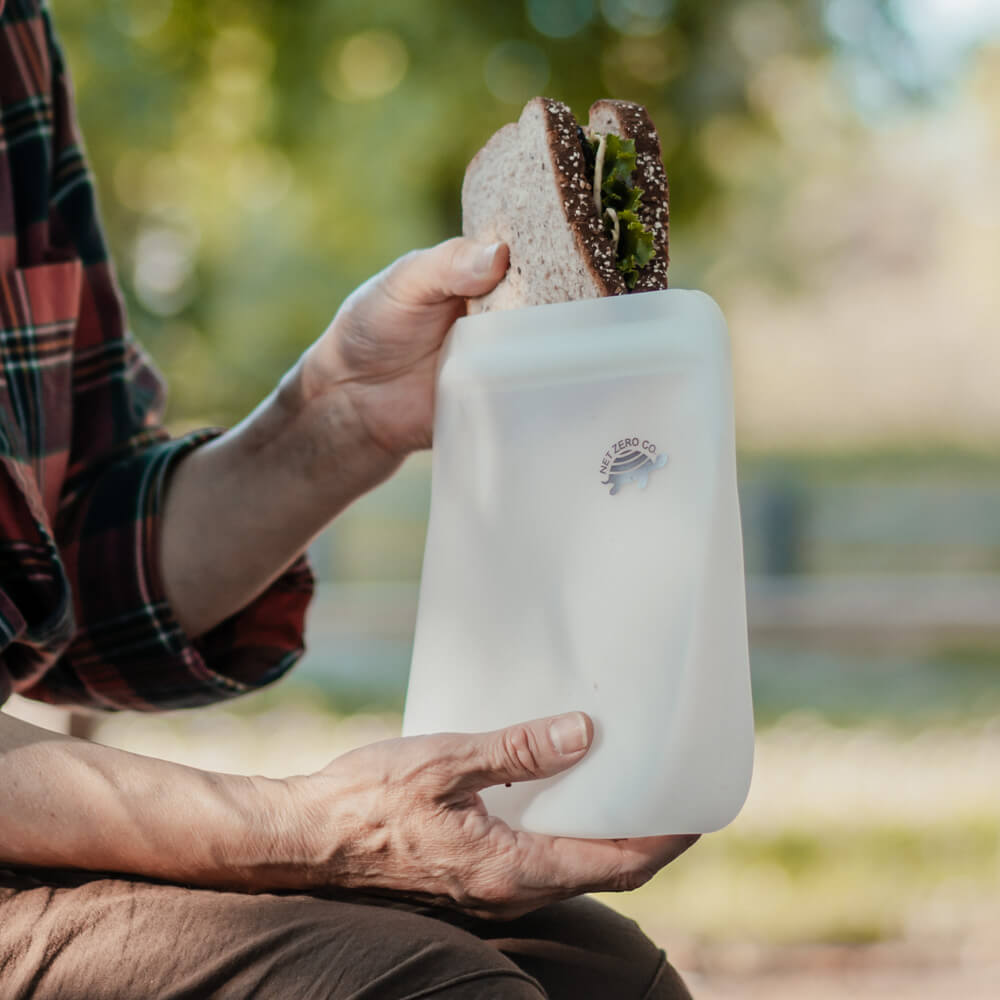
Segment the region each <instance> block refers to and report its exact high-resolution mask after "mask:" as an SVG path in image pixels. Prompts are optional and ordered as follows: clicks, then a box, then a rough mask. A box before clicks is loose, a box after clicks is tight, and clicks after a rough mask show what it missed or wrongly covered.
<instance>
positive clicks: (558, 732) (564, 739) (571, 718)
mask: <svg viewBox="0 0 1000 1000" xmlns="http://www.w3.org/2000/svg"><path fill="white" fill-rule="evenodd" d="M549 739H551V740H552V745H553V746H554V747H555V748H556V750H557V752H558V753H561V754H562V755H563V756H564V757H565V756H567V755H568V754H571V753H579V752H580V751H581V750H583V749H584V747H586V745H587V720H586V719H585V718H584V716H583V713H582V712H570V714H569V715H560V716H558V717H557V718H555V719H553V720H552V721H551V722H550V723H549Z"/></svg>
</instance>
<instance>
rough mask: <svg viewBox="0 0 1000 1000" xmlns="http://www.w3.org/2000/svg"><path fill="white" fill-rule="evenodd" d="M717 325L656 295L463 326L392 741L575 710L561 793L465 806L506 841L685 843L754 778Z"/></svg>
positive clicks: (552, 783) (711, 314)
mask: <svg viewBox="0 0 1000 1000" xmlns="http://www.w3.org/2000/svg"><path fill="white" fill-rule="evenodd" d="M735 464H736V463H735V447H734V441H733V412H732V389H731V375H730V364H729V345H728V335H727V331H726V324H725V320H724V319H723V316H722V313H721V312H720V310H719V308H718V306H716V304H715V303H714V302H713V301H712V299H710V298H709V297H708V296H707V295H704V294H702V293H701V292H695V291H680V290H673V289H671V290H669V291H660V292H648V293H641V294H633V295H625V296H619V297H614V298H604V299H596V300H588V301H583V302H570V303H565V304H558V305H546V306H535V307H532V308H528V309H520V310H512V311H506V312H492V313H483V314H480V315H477V316H470V317H465V318H462V319H460V320H459V321H458V322H457V323H456V324H455V326H454V328H453V330H452V331H451V332H450V333H449V339H448V342H447V343H446V345H445V347H444V350H443V355H442V360H441V365H440V369H439V374H438V386H437V401H436V410H435V423H434V456H433V473H432V494H431V514H430V524H429V527H428V535H427V546H426V552H425V556H424V566H423V575H422V579H421V586H420V603H419V611H418V616H417V628H416V636H415V642H414V651H413V663H412V667H411V672H410V681H409V688H408V692H407V700H406V712H405V718H404V725H403V729H404V734H406V735H412V734H416V733H429V732H480V731H486V730H491V729H497V728H500V727H503V726H507V725H510V724H512V723H516V722H521V721H526V720H529V719H533V718H537V717H540V716H546V715H555V714H558V713H561V712H566V711H571V710H574V709H580V710H583V711H585V712H587V713H588V714H589V715H590V716H592V718H593V720H594V724H595V739H594V743H593V746H592V748H591V749H590V751H589V753H588V754H587V755H586V757H584V759H583V760H582V761H581V762H580V763H579V764H577V765H576V766H574V767H573V768H571V769H570V770H569V771H567V772H565V773H564V774H561V775H558V776H556V777H553V778H547V779H544V780H540V781H529V782H520V783H515V784H513V785H512V786H511V787H509V788H507V787H503V786H500V787H496V788H491V789H488V790H487V791H486V792H484V793H483V798H484V800H485V803H486V805H487V807H488V808H489V810H490V812H491V813H494V814H495V815H498V816H500V817H502V818H503V819H504V820H506V821H507V822H508V823H510V824H511V826H513V827H515V828H517V829H522V830H531V831H536V832H541V833H548V834H560V835H565V836H575V837H627V836H647V835H654V834H668V833H700V832H706V831H709V830H714V829H718V828H719V827H721V826H724V825H725V824H726V823H728V822H729V821H730V820H732V819H733V817H734V816H735V815H736V814H737V812H738V811H739V809H740V807H741V806H742V804H743V801H744V799H745V797H746V793H747V789H748V786H749V782H750V773H751V768H752V759H753V720H752V710H751V696H750V673H749V665H748V657H747V627H746V606H745V597H744V575H743V552H742V541H741V533H740V522H739V507H738V501H737V495H736V469H735Z"/></svg>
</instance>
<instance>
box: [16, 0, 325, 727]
mask: <svg viewBox="0 0 1000 1000" xmlns="http://www.w3.org/2000/svg"><path fill="white" fill-rule="evenodd" d="M125 324H126V320H125V315H124V309H123V303H122V299H121V295H120V293H119V290H118V287H117V284H116V279H115V275H114V270H113V268H112V265H111V262H110V261H109V259H108V253H107V250H106V247H105V243H104V238H103V235H102V232H101V227H100V222H99V219H98V212H97V206H96V202H95V192H94V187H93V184H92V181H91V177H90V175H89V172H88V168H87V165H86V162H85V159H84V155H83V150H82V143H81V139H80V136H79V132H78V128H77V124H76V121H75V118H74V111H73V104H72V94H71V90H70V87H69V83H68V80H67V77H66V71H65V67H64V64H63V59H62V56H61V53H60V50H59V47H58V44H57V42H56V40H55V37H54V35H53V29H52V24H51V20H50V16H49V13H48V11H47V9H46V5H45V3H44V0H6V4H5V3H4V0H0V704H2V703H3V702H4V701H5V700H6V699H7V697H8V696H9V695H10V693H11V692H12V691H17V692H19V693H22V694H24V695H27V696H28V697H31V698H37V699H39V700H43V701H49V702H55V703H65V704H78V705H90V706H95V707H100V708H130V709H143V710H152V709H158V708H178V707H184V706H192V705H198V704H203V703H206V702H210V701H216V700H219V699H222V698H227V697H231V696H233V695H237V694H240V693H242V692H245V691H248V690H251V689H252V688H254V687H257V686H259V685H262V684H266V683H268V682H270V681H272V680H274V679H276V678H277V677H279V676H280V675H281V674H282V673H284V671H285V670H287V669H288V667H290V666H291V664H292V663H293V662H294V661H295V660H296V659H297V658H298V656H299V655H300V654H301V652H302V648H303V641H302V631H303V621H304V617H305V611H306V607H307V605H308V602H309V598H310V596H311V593H312V577H311V575H310V573H309V570H308V567H307V566H306V564H305V561H304V560H299V561H297V562H296V563H295V564H294V565H293V566H292V567H291V568H290V569H289V570H288V571H286V572H285V573H284V574H283V575H282V576H281V577H280V578H279V579H278V580H277V581H276V582H275V583H274V584H272V586H271V587H270V588H269V589H268V590H267V591H266V592H265V593H264V594H263V595H261V596H260V597H259V598H258V599H257V600H256V601H254V602H253V603H252V604H251V605H250V606H249V607H248V608H246V609H244V610H243V611H242V612H241V613H239V614H237V615H234V616H233V617H231V618H229V619H227V620H226V621H225V622H223V623H221V624H220V625H218V626H217V627H216V628H214V629H212V630H211V631H210V632H208V633H207V634H205V635H203V636H201V637H200V638H198V639H197V640H195V641H190V640H189V639H188V638H187V637H186V636H185V634H184V632H183V631H182V629H181V628H180V626H179V624H178V623H177V620H176V618H175V617H174V615H173V613H172V611H171V608H170V606H169V604H168V602H167V600H166V597H165V595H164V590H163V582H162V579H161V575H160V571H159V566H158V555H157V546H158V535H159V529H160V518H161V513H162V509H163V502H164V497H165V491H166V488H167V484H168V481H169V478H170V473H171V470H172V469H173V468H174V467H175V465H176V463H177V462H178V460H180V459H181V458H182V457H183V456H184V455H185V454H187V453H188V452H189V451H190V450H191V449H192V448H195V447H197V446H198V445H199V444H200V443H202V442H203V441H205V440H207V439H208V438H209V437H211V436H212V434H213V433H217V432H212V431H205V432H200V433H196V434H193V435H190V436H188V437H185V438H182V439H179V440H171V439H170V438H169V437H168V435H167V434H166V433H165V432H164V430H163V429H162V427H161V426H160V420H161V417H162V411H163V403H164V391H163V385H162V382H161V380H160V379H159V377H158V375H157V373H156V372H155V370H154V369H153V367H152V366H151V364H150V362H149V361H148V359H147V358H146V356H145V355H144V354H143V353H142V351H141V349H140V348H139V347H138V345H137V344H136V343H135V342H134V341H133V340H132V338H131V336H130V334H129V332H128V330H127V328H126V325H125ZM203 529H204V530H205V531H211V530H212V526H211V525H210V524H206V525H204V526H203Z"/></svg>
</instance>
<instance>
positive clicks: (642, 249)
mask: <svg viewBox="0 0 1000 1000" xmlns="http://www.w3.org/2000/svg"><path fill="white" fill-rule="evenodd" d="M580 144H581V145H582V146H583V154H584V158H585V159H586V162H587V169H588V171H589V172H590V173H591V176H592V177H593V185H594V205H595V207H596V208H597V211H598V213H599V214H600V216H601V220H602V222H603V223H604V231H605V232H606V233H607V234H608V236H609V238H610V239H611V240H612V242H613V243H614V245H615V249H616V259H617V264H618V270H619V271H621V273H622V275H623V277H624V278H625V284H626V285H627V286H628V289H629V291H631V290H632V289H633V288H635V283H636V281H637V280H638V278H639V270H640V269H641V268H643V267H645V266H646V265H647V264H648V263H649V262H650V261H651V260H652V259H653V257H654V256H655V255H656V252H655V250H654V249H653V234H652V233H651V232H650V231H649V230H648V229H647V228H646V227H645V226H644V225H643V224H642V220H641V219H640V218H639V215H638V208H639V200H640V199H641V198H642V189H641V188H637V187H636V186H635V169H636V164H635V140H634V139H623V138H621V137H620V136H617V135H615V134H614V133H613V132H609V133H608V134H607V135H601V134H599V133H597V132H592V133H590V134H589V135H588V134H587V133H585V132H584V131H583V129H582V128H581V129H580Z"/></svg>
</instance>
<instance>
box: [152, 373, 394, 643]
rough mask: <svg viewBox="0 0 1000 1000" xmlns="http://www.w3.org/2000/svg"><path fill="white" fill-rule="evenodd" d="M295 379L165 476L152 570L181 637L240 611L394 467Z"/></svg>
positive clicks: (350, 421)
mask: <svg viewBox="0 0 1000 1000" xmlns="http://www.w3.org/2000/svg"><path fill="white" fill-rule="evenodd" d="M300 372H301V365H300V366H297V367H296V368H295V369H293V371H292V372H290V373H289V375H288V376H286V378H285V379H284V380H283V382H282V384H281V386H280V387H279V388H278V389H277V390H276V391H275V392H274V393H272V394H271V396H269V397H268V398H267V399H266V400H265V401H264V402H263V403H262V404H261V405H260V406H259V407H258V408H257V409H256V410H255V411H254V412H253V413H252V414H251V415H250V416H249V417H247V419H246V420H244V421H243V422H242V423H241V424H239V425H238V426H236V427H234V428H233V429H232V430H231V431H228V432H227V433H226V434H224V435H223V436H222V437H220V438H217V439H216V440H214V441H211V442H209V443H208V444H206V445H203V446H202V447H201V448H198V449H197V450H195V451H194V452H192V453H191V454H190V455H188V456H187V457H186V458H185V459H184V460H183V461H182V462H181V463H180V464H179V466H178V467H177V469H176V470H175V472H174V474H173V477H172V479H171V484H170V488H169V492H168V494H167V501H166V508H165V514H164V521H163V529H162V534H161V541H160V545H161V566H162V572H163V576H164V586H165V588H166V593H167V597H168V599H169V600H170V603H171V606H172V608H173V610H174V613H175V615H176V616H177V619H178V621H179V622H180V623H181V625H182V627H183V628H184V630H185V631H186V632H187V633H188V634H189V635H191V636H197V635H200V634H201V633H203V632H205V631H207V630H208V629H210V628H211V627H212V626H214V625H216V624H218V623H219V622H220V621H222V620H223V619H224V618H226V617H228V616H229V615H231V614H233V613H235V612H236V611H238V610H240V609H241V608H243V607H245V606H246V605H247V604H248V603H249V602H250V601H251V600H253V598H254V597H256V596H257V595H258V594H259V593H261V592H262V591H263V590H264V589H265V588H266V587H267V585H268V584H269V583H270V582H271V581H272V580H274V579H275V578H276V577H277V576H278V575H279V574H280V573H281V571H282V570H283V569H284V568H285V567H286V566H287V565H288V564H289V563H290V562H292V561H293V560H294V559H295V557H296V556H297V555H298V554H299V553H301V552H302V551H303V550H304V549H305V547H306V546H307V545H308V544H309V542H310V541H311V540H312V538H313V537H314V536H315V535H316V534H317V533H318V532H319V531H320V530H321V529H322V528H323V527H324V526H325V525H326V524H327V523H328V522H329V521H330V520H331V519H332V518H333V517H335V516H336V515H337V514H339V513H340V512H341V511H342V510H343V509H344V508H345V507H347V506H348V505H349V504H350V503H351V502H352V501H353V500H355V499H356V498H357V497H358V496H360V495H361V494H362V493H364V492H366V491H367V490H369V489H371V488H372V487H373V486H375V485H377V484H378V483H379V482H381V481H382V480H383V479H385V478H386V477H387V476H388V475H389V474H391V472H392V471H394V469H395V468H396V466H397V464H398V460H393V459H391V458H390V457H389V456H388V455H386V454H385V453H384V452H383V451H381V450H380V449H379V448H378V447H377V446H376V445H375V444H374V443H373V442H372V441H371V440H370V439H369V438H368V437H367V436H366V432H365V429H364V427H363V426H362V425H361V424H360V422H359V421H358V420H357V419H356V417H355V414H354V411H353V409H352V408H351V405H350V402H349V401H348V399H347V398H346V396H345V395H344V394H342V393H339V392H338V391H337V390H336V389H334V390H333V391H332V392H329V393H327V394H324V396H323V397H322V398H320V399H309V398H307V397H306V395H305V394H304V393H303V392H302V389H301V376H300Z"/></svg>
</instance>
